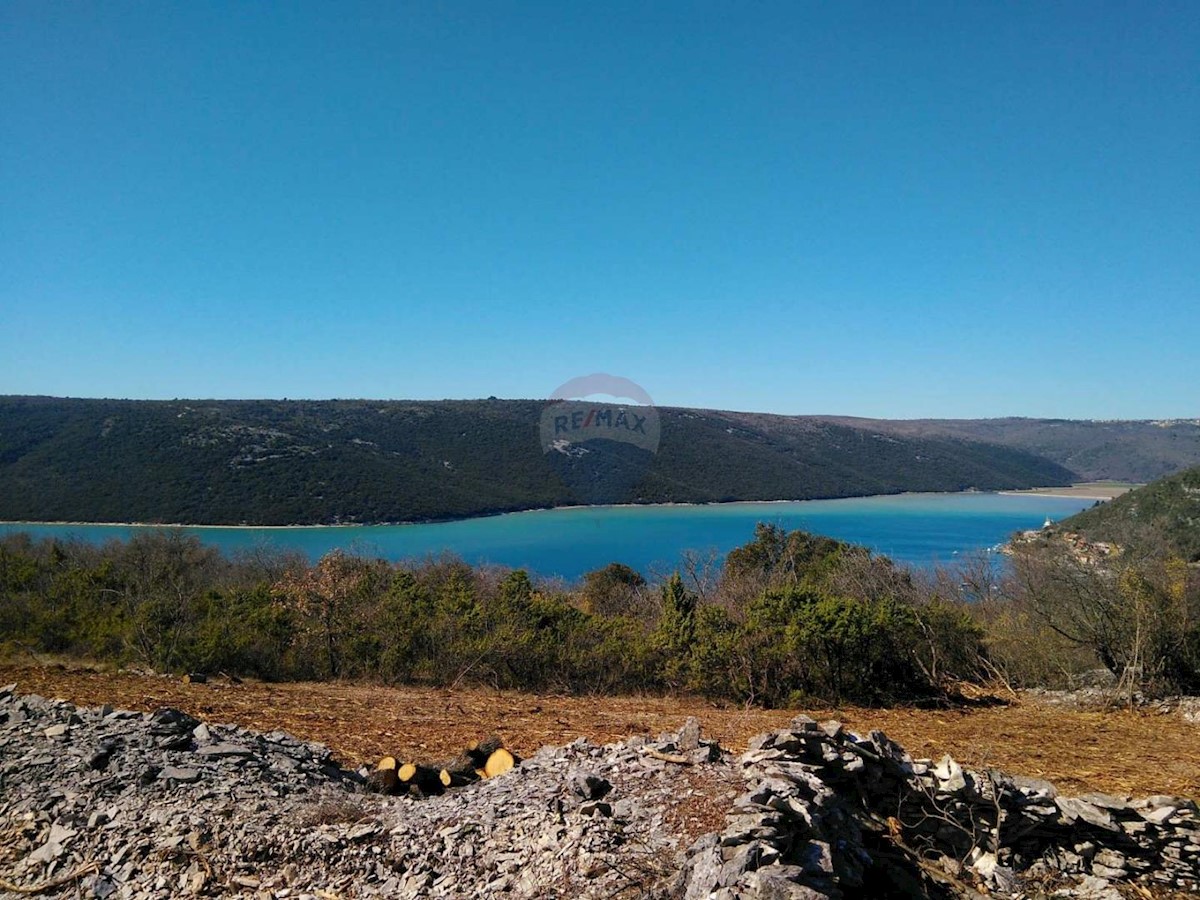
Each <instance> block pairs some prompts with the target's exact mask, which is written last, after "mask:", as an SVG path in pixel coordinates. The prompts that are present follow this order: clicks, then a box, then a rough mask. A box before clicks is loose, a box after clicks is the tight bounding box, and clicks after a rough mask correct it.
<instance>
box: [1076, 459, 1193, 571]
mask: <svg viewBox="0 0 1200 900" xmlns="http://www.w3.org/2000/svg"><path fill="white" fill-rule="evenodd" d="M1061 524H1062V527H1063V528H1064V529H1066V530H1069V531H1075V532H1078V533H1080V534H1082V535H1084V536H1085V537H1087V538H1089V539H1091V540H1093V541H1109V542H1112V543H1115V544H1119V545H1122V546H1125V547H1130V548H1133V549H1135V550H1138V551H1142V552H1151V553H1161V552H1163V551H1166V552H1169V553H1172V554H1177V555H1179V556H1180V557H1182V558H1183V559H1185V560H1187V561H1189V562H1198V561H1200V466H1197V467H1195V468H1192V469H1187V470H1185V471H1183V472H1179V473H1177V474H1175V475H1171V476H1169V477H1167V478H1160V479H1159V480H1158V481H1155V482H1152V483H1150V484H1147V485H1145V486H1144V487H1140V488H1138V489H1136V490H1133V491H1130V492H1129V493H1127V494H1123V495H1122V496H1120V497H1117V498H1116V499H1115V500H1111V501H1109V502H1107V503H1102V504H1099V505H1097V506H1094V507H1092V508H1091V509H1087V510H1084V511H1083V512H1081V513H1079V514H1077V515H1075V516H1072V517H1071V518H1069V519H1065V520H1064V521H1063V522H1062V523H1061Z"/></svg>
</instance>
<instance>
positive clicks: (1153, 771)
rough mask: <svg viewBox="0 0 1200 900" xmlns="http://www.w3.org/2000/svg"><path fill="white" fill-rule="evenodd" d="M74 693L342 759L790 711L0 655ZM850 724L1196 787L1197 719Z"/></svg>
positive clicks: (6, 674) (926, 748) (734, 725)
mask: <svg viewBox="0 0 1200 900" xmlns="http://www.w3.org/2000/svg"><path fill="white" fill-rule="evenodd" d="M9 681H15V682H17V683H18V686H19V690H21V691H22V692H25V693H38V694H42V695H44V696H49V697H62V698H65V699H68V700H70V701H72V702H74V703H76V704H80V705H85V706H96V705H100V704H102V703H109V704H112V705H113V706H117V707H125V708H130V709H140V710H150V709H154V708H156V707H159V706H174V707H177V708H179V709H182V710H184V711H186V712H189V713H191V714H192V715H195V716H197V717H200V718H203V719H206V720H208V721H210V722H232V723H236V724H239V725H244V726H248V727H251V728H256V729H260V730H263V731H271V730H275V729H283V730H286V731H289V732H291V733H292V734H295V735H296V736H298V737H301V738H304V739H306V740H314V741H321V742H323V743H325V744H327V745H328V746H329V747H331V748H332V749H333V750H334V751H335V752H336V754H337V755H338V756H339V758H340V759H342V760H343V761H344V762H347V763H351V764H357V763H360V762H365V761H374V760H376V759H378V758H379V757H380V756H384V755H387V754H392V755H395V756H397V757H400V758H406V759H412V758H418V759H435V758H438V757H443V756H449V755H451V754H452V753H454V752H457V751H458V750H459V749H460V748H462V747H463V746H465V745H466V744H467V743H468V742H470V741H472V740H476V739H477V738H479V737H480V736H482V735H486V734H490V733H496V734H499V735H501V736H502V737H503V738H504V740H505V742H506V744H508V745H509V746H511V747H513V748H514V749H516V750H517V751H519V752H520V753H522V754H530V753H532V752H533V751H535V750H536V749H537V748H538V747H541V746H543V745H545V744H564V743H568V742H570V741H572V740H574V739H575V738H577V737H581V736H583V737H587V738H590V739H591V740H594V741H598V742H611V741H616V740H620V739H622V738H625V737H627V736H629V735H632V734H639V733H640V734H659V733H661V732H665V731H673V730H675V729H677V728H678V727H679V726H680V725H681V724H682V723H683V721H684V719H685V718H686V717H687V716H689V715H694V716H697V717H698V718H699V719H700V721H701V722H702V723H703V725H704V730H705V733H706V734H707V735H709V736H710V737H715V738H717V739H718V740H719V741H720V742H721V743H722V745H724V746H726V747H731V748H734V749H740V748H741V747H744V746H745V743H746V741H747V739H748V738H749V737H750V736H751V735H754V734H757V733H759V732H762V731H766V730H768V729H772V728H778V727H781V726H783V725H785V724H787V722H788V721H789V720H790V719H791V717H792V716H793V715H795V713H796V712H797V710H759V709H749V710H746V709H728V708H726V709H720V708H716V707H714V706H712V705H709V704H707V703H705V702H704V701H702V700H698V699H694V698H679V697H669V698H662V697H561V696H542V695H534V694H520V693H515V692H510V691H506V692H496V691H490V690H486V689H482V688H462V689H457V690H446V689H440V688H424V687H400V688H391V687H379V686H373V685H365V684H351V683H330V684H311V683H294V684H260V683H250V682H247V683H245V684H237V685H235V684H230V683H228V682H226V681H224V680H220V679H219V680H217V681H216V682H214V683H209V684H206V685H196V684H183V683H181V682H180V681H179V680H177V679H169V678H163V677H158V676H145V675H131V674H125V673H112V672H103V671H98V670H94V669H86V668H70V667H67V666H61V665H55V666H42V667H33V666H12V665H7V666H0V683H6V682H9ZM804 712H806V713H808V714H809V715H811V716H813V717H814V718H818V719H823V718H837V719H839V720H841V721H842V722H844V723H846V724H847V725H848V726H849V727H851V728H852V729H854V730H856V731H860V732H865V731H868V730H871V729H880V730H882V731H885V732H887V734H888V735H889V736H890V737H892V738H893V739H894V740H897V741H899V742H900V743H901V744H903V745H904V746H905V747H906V748H907V749H908V751H909V752H910V753H912V754H913V756H918V757H921V756H929V757H936V756H940V755H941V754H943V753H950V754H951V755H952V756H954V757H955V758H956V759H958V760H960V761H962V762H963V763H964V764H966V765H970V766H974V767H996V768H1000V769H1004V770H1005V771H1008V772H1012V773H1015V774H1021V775H1030V776H1035V777H1039V778H1046V779H1049V780H1050V781H1053V782H1055V783H1057V784H1058V785H1059V787H1060V788H1063V789H1066V790H1068V791H1071V792H1082V791H1088V790H1100V791H1107V792H1110V793H1116V794H1160V793H1166V794H1180V795H1184V796H1190V797H1200V740H1198V739H1197V738H1198V737H1200V726H1196V725H1190V724H1188V723H1186V722H1184V721H1183V720H1182V719H1179V718H1178V717H1175V716H1164V715H1157V714H1153V713H1145V712H1129V711H1124V710H1122V711H1112V712H1079V711H1071V710H1063V709H1053V708H1049V707H1045V706H1041V705H1039V704H1038V703H1036V702H1035V701H1033V700H1025V701H1024V702H1021V703H1018V704H1015V705H1011V706H993V707H964V708H961V709H953V710H919V709H889V710H879V709H862V708H855V707H850V708H843V709H837V710H830V709H808V710H804Z"/></svg>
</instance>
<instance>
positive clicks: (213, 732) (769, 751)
mask: <svg viewBox="0 0 1200 900" xmlns="http://www.w3.org/2000/svg"><path fill="white" fill-rule="evenodd" d="M363 774H364V772H362V771H348V770H345V769H343V768H341V767H339V766H338V765H337V763H336V762H335V761H334V760H333V758H332V756H331V754H330V751H329V750H328V749H327V748H325V747H324V746H322V745H319V744H311V743H305V742H302V741H300V740H297V739H295V738H293V737H291V736H289V735H288V734H285V733H283V732H266V733H263V732H259V731H254V730H250V729H246V728H241V727H237V726H221V725H215V724H211V723H202V722H200V721H199V720H198V719H195V718H192V717H191V716H189V715H187V714H186V713H182V712H179V711H177V710H174V709H171V708H161V709H159V710H157V711H154V712H129V711H122V710H114V709H111V708H108V707H103V706H102V707H99V708H81V707H76V706H74V705H72V704H70V703H67V702H65V701H61V700H47V699H44V698H41V697H38V696H34V695H21V694H18V693H17V691H16V688H15V686H12V687H9V688H3V689H0V894H3V896H18V895H24V894H28V893H31V892H37V893H39V894H40V895H42V896H51V897H54V896H58V897H76V896H84V897H99V898H107V897H116V898H151V897H163V898H165V897H175V896H188V895H198V896H248V897H297V898H302V897H307V898H325V900H328V898H333V897H347V898H349V897H372V896H385V897H512V898H516V897H545V898H566V897H597V898H599V897H623V896H624V897H672V896H673V897H688V898H699V897H709V896H714V897H720V898H725V900H734V898H768V897H799V898H814V897H839V896H844V897H864V898H865V897H886V896H913V895H914V893H917V894H923V895H926V896H972V895H973V894H978V893H982V892H987V893H990V894H991V895H992V896H997V895H998V896H1013V897H1015V896H1031V895H1037V894H1038V893H1039V892H1040V893H1043V894H1044V893H1047V892H1050V891H1053V890H1067V891H1071V892H1073V893H1074V895H1075V896H1092V897H1115V896H1117V893H1116V887H1114V886H1115V885H1122V884H1126V883H1132V882H1134V881H1135V880H1140V881H1141V882H1143V883H1145V884H1146V885H1151V886H1156V888H1157V887H1163V888H1170V889H1180V890H1189V891H1190V890H1192V889H1194V888H1195V886H1196V879H1197V868H1198V864H1197V858H1198V857H1197V854H1200V833H1198V832H1197V822H1196V807H1195V805H1194V804H1192V803H1191V802H1190V801H1187V800H1182V799H1177V798H1170V797H1153V798H1149V799H1147V800H1142V801H1130V800H1129V799H1128V798H1123V797H1107V796H1104V795H1093V796H1090V797H1085V798H1065V797H1060V796H1058V795H1057V792H1056V791H1055V790H1054V788H1053V787H1052V786H1050V785H1048V784H1046V783H1043V782H1036V781H1023V780H1021V779H1015V778H1009V777H1008V776H1004V775H1001V774H999V773H995V772H984V773H980V772H971V771H967V770H964V769H962V768H961V767H959V766H958V764H957V763H955V762H954V761H953V760H950V759H944V760H941V761H940V762H936V763H935V762H933V761H923V760H913V759H911V758H910V757H908V755H907V754H905V753H904V751H903V750H902V749H901V748H899V747H898V746H897V745H895V744H893V743H892V742H890V741H888V740H887V738H885V737H884V736H883V735H881V734H879V733H872V734H871V735H870V736H869V737H867V738H860V737H857V736H854V735H852V734H850V733H848V732H847V731H845V730H844V729H842V728H841V727H839V726H837V725H836V724H826V725H823V726H818V725H817V723H815V722H813V721H812V720H809V719H806V718H804V717H799V718H798V719H797V720H796V721H795V722H794V723H792V725H791V726H790V727H789V728H788V729H784V730H781V731H780V730H777V731H774V732H771V733H769V734H766V735H763V736H762V737H759V738H756V739H755V740H753V741H751V742H750V746H749V749H748V750H747V751H746V753H745V754H743V755H741V756H740V757H738V758H734V757H733V755H731V754H730V753H727V752H722V751H720V749H719V748H718V747H717V746H716V745H715V744H713V743H711V742H708V741H704V740H701V739H700V735H699V730H698V727H696V724H695V723H694V722H690V723H688V724H687V725H685V727H684V728H683V729H682V730H681V731H680V732H679V733H677V734H673V735H666V736H663V737H661V738H659V739H656V740H649V739H647V738H645V737H635V738H631V739H628V740H625V741H623V742H620V743H616V744H611V745H607V746H597V745H594V744H592V743H589V742H588V741H586V740H582V739H581V740H577V741H575V742H573V743H571V744H569V745H567V746H563V747H547V748H544V749H542V750H540V751H538V752H537V753H535V754H533V755H532V756H531V757H530V758H529V759H527V760H525V761H524V762H523V763H522V764H521V765H520V766H518V767H517V768H516V769H515V770H513V771H512V772H510V773H507V774H506V775H503V776H500V777H497V778H495V779H490V780H487V781H485V782H482V783H480V784H478V785H474V786H470V787H466V788H462V789H460V790H457V791H454V792H451V793H448V794H446V795H444V796H442V797H435V798H429V799H425V800H416V799H412V798H409V797H381V796H377V795H372V794H368V793H365V792H364V789H363V786H362V784H363ZM727 814H728V815H727ZM997 825H999V828H997ZM5 892H7V893H5Z"/></svg>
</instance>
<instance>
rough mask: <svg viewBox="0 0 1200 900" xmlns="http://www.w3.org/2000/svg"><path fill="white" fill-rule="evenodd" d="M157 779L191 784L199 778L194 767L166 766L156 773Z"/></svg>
mask: <svg viewBox="0 0 1200 900" xmlns="http://www.w3.org/2000/svg"><path fill="white" fill-rule="evenodd" d="M158 780H159V781H177V782H179V783H180V784H193V783H195V782H197V781H199V780H200V773H199V772H198V771H197V770H195V769H184V768H179V767H176V766H167V767H165V768H164V769H163V770H162V771H161V772H159V773H158Z"/></svg>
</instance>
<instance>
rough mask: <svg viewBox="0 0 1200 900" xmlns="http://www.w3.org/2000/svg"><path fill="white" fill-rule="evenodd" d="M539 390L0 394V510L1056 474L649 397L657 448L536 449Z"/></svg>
mask: <svg viewBox="0 0 1200 900" xmlns="http://www.w3.org/2000/svg"><path fill="white" fill-rule="evenodd" d="M545 406H546V401H538V400H475V401H436V402H435V401H431V402H425V401H422V402H406V401H365V400H331V401H290V400H282V401H276V400H223V401H208V400H203V401H130V400H71V399H56V398H46V397H0V520H10V521H11V520H48V521H87V522H103V521H137V522H181V523H190V524H238V523H246V524H258V525H279V524H299V523H305V524H308V523H312V524H317V523H335V522H363V523H367V522H393V521H408V520H431V519H443V518H453V517H460V516H470V515H479V514H483V513H494V512H502V511H509V510H519V509H530V508H540V507H550V506H562V505H569V504H577V503H661V502H711V501H724V500H775V499H796V500H799V499H813V498H827V497H847V496H861V495H866V494H882V493H897V492H901V491H957V490H963V489H967V488H978V489H981V490H997V489H1005V488H1019V487H1031V486H1047V485H1063V484H1068V483H1070V482H1072V481H1074V480H1078V477H1077V474H1076V473H1075V472H1073V471H1071V470H1070V469H1069V468H1068V467H1065V466H1063V465H1061V464H1059V463H1056V462H1054V461H1051V460H1048V459H1045V458H1043V457H1040V456H1038V455H1036V454H1033V453H1030V452H1029V451H1027V450H1025V449H1022V448H1019V447H1013V446H1002V445H1000V444H997V443H987V442H982V441H980V440H978V439H975V438H966V437H962V436H958V435H953V434H934V433H929V434H902V433H897V432H896V431H894V430H891V429H887V428H882V427H878V426H875V425H872V424H865V423H862V422H861V421H858V422H857V424H842V423H839V422H834V421H827V420H822V419H817V418H802V417H787V416H767V415H754V414H743V413H723V412H712V411H704V410H688V409H670V408H660V409H659V410H658V414H659V415H660V416H661V422H662V428H661V432H662V440H661V445H660V446H659V448H658V452H657V453H655V454H651V453H650V452H648V451H646V450H643V449H640V448H637V447H632V446H630V445H628V444H623V443H616V442H592V443H589V444H587V445H586V454H585V453H584V452H582V451H581V448H580V447H578V446H577V447H575V448H571V447H564V448H563V449H562V450H561V452H560V451H553V450H552V451H551V452H549V453H543V452H542V447H541V442H540V440H539V432H538V422H539V417H540V415H541V413H542V411H543V409H544V408H545Z"/></svg>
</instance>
